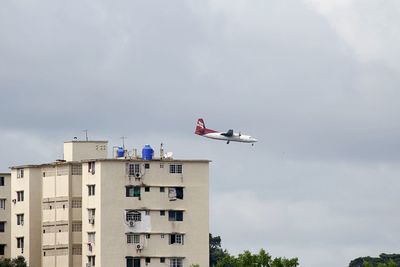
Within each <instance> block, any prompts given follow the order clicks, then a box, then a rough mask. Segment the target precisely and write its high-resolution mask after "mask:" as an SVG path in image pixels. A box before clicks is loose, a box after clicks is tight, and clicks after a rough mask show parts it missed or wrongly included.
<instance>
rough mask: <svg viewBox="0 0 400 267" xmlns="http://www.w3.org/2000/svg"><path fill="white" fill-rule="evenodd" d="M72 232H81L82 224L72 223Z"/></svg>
mask: <svg viewBox="0 0 400 267" xmlns="http://www.w3.org/2000/svg"><path fill="white" fill-rule="evenodd" d="M72 232H82V223H81V222H77V223H72Z"/></svg>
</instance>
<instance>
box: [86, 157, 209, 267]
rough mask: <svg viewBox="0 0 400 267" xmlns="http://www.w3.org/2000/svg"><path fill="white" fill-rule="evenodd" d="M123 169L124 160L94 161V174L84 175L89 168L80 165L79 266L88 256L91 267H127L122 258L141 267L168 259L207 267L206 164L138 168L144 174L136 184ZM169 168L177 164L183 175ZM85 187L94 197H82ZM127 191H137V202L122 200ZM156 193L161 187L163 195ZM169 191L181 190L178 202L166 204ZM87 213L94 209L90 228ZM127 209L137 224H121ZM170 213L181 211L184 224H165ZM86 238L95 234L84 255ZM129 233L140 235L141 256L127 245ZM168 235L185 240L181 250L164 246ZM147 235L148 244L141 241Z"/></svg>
mask: <svg viewBox="0 0 400 267" xmlns="http://www.w3.org/2000/svg"><path fill="white" fill-rule="evenodd" d="M126 163H127V162H126V161H123V160H121V161H118V160H114V161H100V162H99V161H98V162H96V167H95V168H96V171H95V174H92V173H89V172H88V163H84V164H83V175H82V181H83V189H84V190H83V197H82V199H83V215H82V217H83V243H84V246H83V253H82V254H83V261H82V266H85V263H86V262H87V256H89V255H95V256H96V266H126V257H140V258H142V266H145V258H150V260H151V262H150V263H149V264H148V265H147V266H165V264H169V258H173V257H182V258H184V266H190V265H191V264H199V265H200V266H202V267H203V266H208V262H209V255H208V253H209V248H208V233H209V227H208V225H209V217H208V208H209V202H208V162H202V161H197V162H196V161H193V162H188V161H183V162H179V161H173V162H167V161H166V162H160V161H149V162H139V163H140V164H141V167H142V172H143V173H144V175H143V176H142V177H141V179H140V181H137V180H136V179H135V178H134V177H131V178H129V176H128V175H127V173H126V169H127V168H126ZM132 163H133V162H132ZM144 164H150V168H149V169H145V168H144ZM170 164H182V165H183V173H182V174H171V173H169V165H170ZM89 184H95V188H96V195H95V196H88V195H87V192H85V191H86V187H87V185H89ZM128 185H136V186H141V188H140V189H141V197H140V200H139V198H137V197H126V186H128ZM146 187H149V192H146V190H145V188H146ZM160 187H164V192H160ZM169 187H183V188H184V189H183V190H184V197H183V199H177V200H174V201H170V198H169V197H168V188H169ZM87 208H95V209H96V218H95V224H94V225H91V224H89V223H88V217H87V211H86V212H85V209H87ZM128 209H133V210H140V211H142V212H143V213H142V222H141V223H138V224H136V225H135V226H134V227H129V226H128V225H127V224H126V222H125V210H128ZM146 210H147V211H148V215H146V212H145V211H146ZM169 210H173V211H183V221H182V222H172V221H169V220H168V211H169ZM160 211H165V215H164V216H161V215H160V214H161V213H160ZM88 232H95V233H96V234H95V236H96V241H95V245H94V246H93V247H94V249H93V250H92V252H90V251H89V250H88V245H87V243H88V239H87V236H88V235H87V233H88ZM128 232H135V233H139V234H141V237H140V238H141V243H142V244H143V245H144V248H143V249H142V250H137V249H136V245H135V244H127V236H126V234H127V233H128ZM173 233H180V234H183V235H184V245H178V244H173V245H170V244H169V235H170V234H173ZM147 234H150V239H146V235H147ZM162 235H164V238H162V237H161V236H162ZM110 244H113V245H112V246H110ZM161 257H162V258H166V260H165V263H162V264H161V263H160V258H161Z"/></svg>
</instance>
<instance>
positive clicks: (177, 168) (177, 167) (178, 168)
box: [169, 164, 182, 173]
mask: <svg viewBox="0 0 400 267" xmlns="http://www.w3.org/2000/svg"><path fill="white" fill-rule="evenodd" d="M169 173H182V164H171V165H169Z"/></svg>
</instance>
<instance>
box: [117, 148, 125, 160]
mask: <svg viewBox="0 0 400 267" xmlns="http://www.w3.org/2000/svg"><path fill="white" fill-rule="evenodd" d="M124 156H125V150H124V148H123V147H118V149H117V157H118V158H123V157H124Z"/></svg>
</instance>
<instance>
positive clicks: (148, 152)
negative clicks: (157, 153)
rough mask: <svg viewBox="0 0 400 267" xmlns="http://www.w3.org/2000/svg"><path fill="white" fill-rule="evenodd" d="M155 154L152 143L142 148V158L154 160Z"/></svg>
mask: <svg viewBox="0 0 400 267" xmlns="http://www.w3.org/2000/svg"><path fill="white" fill-rule="evenodd" d="M153 155H154V150H153V149H152V148H151V146H150V145H145V146H144V147H143V149H142V158H143V159H144V160H152V159H153Z"/></svg>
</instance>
